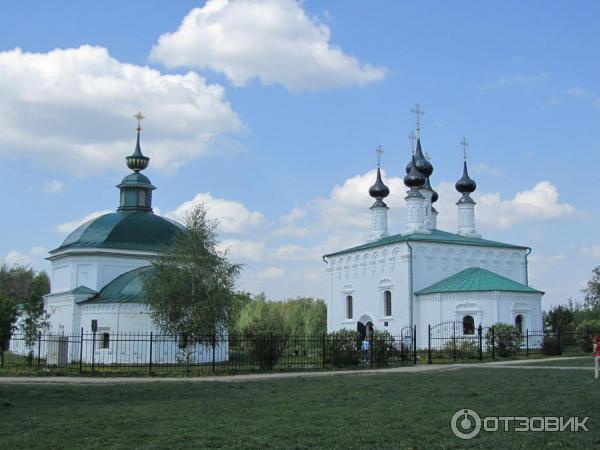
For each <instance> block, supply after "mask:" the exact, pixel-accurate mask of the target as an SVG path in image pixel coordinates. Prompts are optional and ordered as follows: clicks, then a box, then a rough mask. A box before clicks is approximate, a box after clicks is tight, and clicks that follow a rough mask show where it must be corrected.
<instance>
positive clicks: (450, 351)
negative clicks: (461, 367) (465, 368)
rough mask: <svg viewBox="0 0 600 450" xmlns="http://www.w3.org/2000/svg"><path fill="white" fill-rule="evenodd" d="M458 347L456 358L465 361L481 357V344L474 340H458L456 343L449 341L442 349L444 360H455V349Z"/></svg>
mask: <svg viewBox="0 0 600 450" xmlns="http://www.w3.org/2000/svg"><path fill="white" fill-rule="evenodd" d="M455 347H456V357H457V358H458V359H465V358H469V357H479V343H478V342H477V341H476V340H473V339H457V340H456V345H455V341H448V342H446V344H444V347H442V355H443V358H444V359H453V358H454V354H455V352H454V348H455Z"/></svg>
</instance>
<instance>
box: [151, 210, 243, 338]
mask: <svg viewBox="0 0 600 450" xmlns="http://www.w3.org/2000/svg"><path fill="white" fill-rule="evenodd" d="M185 223H186V230H185V231H182V232H181V233H178V234H177V235H176V236H175V238H174V239H173V242H172V243H171V244H170V245H169V246H167V247H166V248H165V249H164V251H163V252H161V254H160V255H159V256H157V257H156V258H155V259H154V261H153V263H152V265H153V270H152V271H149V273H148V274H147V276H146V277H145V278H144V282H143V294H144V302H145V303H146V304H147V305H148V307H149V309H150V315H151V317H152V319H153V320H154V322H155V323H156V324H157V325H158V326H159V327H160V329H161V330H162V331H163V332H164V333H167V334H172V335H176V336H180V337H181V345H180V346H182V347H187V348H191V347H192V346H193V345H194V344H201V345H204V346H209V345H211V344H212V343H213V341H212V338H211V337H212V336H214V337H217V338H219V337H222V336H223V335H224V334H225V333H226V332H227V325H228V320H229V316H230V314H233V315H235V313H236V312H237V309H238V308H239V302H241V301H242V299H241V297H240V296H239V295H238V294H236V292H235V291H234V287H235V281H236V279H237V277H238V275H239V273H240V270H241V265H239V264H232V263H231V262H229V260H228V259H227V255H226V254H223V253H222V252H220V251H219V250H218V241H217V235H216V222H215V221H211V220H209V219H208V217H207V214H206V209H205V208H204V206H203V205H199V206H197V207H196V208H195V209H194V210H193V211H191V212H190V213H189V214H188V215H187V217H186V221H185Z"/></svg>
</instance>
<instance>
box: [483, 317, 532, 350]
mask: <svg viewBox="0 0 600 450" xmlns="http://www.w3.org/2000/svg"><path fill="white" fill-rule="evenodd" d="M492 330H493V336H494V346H495V347H496V352H497V354H498V356H500V357H502V358H506V357H510V356H514V355H516V354H517V353H518V352H519V349H520V348H521V345H522V344H523V335H522V334H521V332H520V331H519V329H518V328H517V327H515V326H514V325H511V324H508V323H497V324H495V325H494V326H493V327H492V328H491V329H490V330H489V331H488V332H487V333H486V334H485V342H486V344H487V346H488V348H489V347H491V346H492Z"/></svg>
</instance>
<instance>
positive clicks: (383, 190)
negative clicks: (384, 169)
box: [369, 168, 390, 199]
mask: <svg viewBox="0 0 600 450" xmlns="http://www.w3.org/2000/svg"><path fill="white" fill-rule="evenodd" d="M369 195H370V196H371V197H373V198H377V199H382V198H386V197H387V196H388V195H390V189H389V188H388V187H387V186H386V185H385V184H383V181H382V180H381V171H380V170H379V168H377V180H376V181H375V184H374V185H373V186H371V187H370V188H369Z"/></svg>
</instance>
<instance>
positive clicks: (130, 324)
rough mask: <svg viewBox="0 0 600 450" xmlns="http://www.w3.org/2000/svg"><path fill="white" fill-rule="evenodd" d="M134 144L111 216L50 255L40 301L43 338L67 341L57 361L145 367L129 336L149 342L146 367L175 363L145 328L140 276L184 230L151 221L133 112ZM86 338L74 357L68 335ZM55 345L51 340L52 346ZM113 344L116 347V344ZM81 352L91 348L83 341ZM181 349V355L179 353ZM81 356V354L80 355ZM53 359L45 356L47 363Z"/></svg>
mask: <svg viewBox="0 0 600 450" xmlns="http://www.w3.org/2000/svg"><path fill="white" fill-rule="evenodd" d="M136 118H138V127H137V144H136V147H135V151H134V152H133V154H132V155H130V156H127V157H126V162H127V167H128V168H129V169H131V170H132V173H130V174H129V175H127V176H126V177H125V178H123V180H122V181H121V183H120V184H119V185H117V188H118V189H119V190H120V204H119V207H118V208H117V210H116V211H115V212H112V213H109V214H104V215H102V216H100V217H97V218H95V219H93V220H90V221H88V222H86V223H84V224H82V225H80V226H79V227H78V228H77V229H75V230H74V231H73V232H71V234H69V235H68V236H67V238H66V239H65V240H64V241H63V242H62V244H61V245H60V246H58V247H57V248H56V249H54V250H52V251H51V252H50V256H49V257H48V259H49V260H50V263H51V290H50V293H49V294H47V295H46V296H45V297H44V305H45V310H46V312H47V313H48V314H49V324H50V328H49V332H50V333H51V334H52V335H54V336H63V335H65V336H72V337H73V339H70V340H63V341H60V342H62V344H61V345H63V346H64V345H68V346H69V348H67V349H65V348H60V349H59V348H57V346H56V345H54V346H52V348H50V347H49V348H48V349H47V351H48V352H49V353H51V352H58V353H60V354H61V355H63V356H62V358H64V357H65V356H64V355H65V354H68V355H69V359H71V360H77V359H79V358H80V357H82V358H83V359H85V360H86V362H89V361H88V360H90V359H91V357H92V353H94V358H95V361H98V362H100V363H102V362H105V363H136V362H139V363H145V362H146V363H147V362H148V358H149V355H150V354H151V353H150V347H149V344H148V342H146V343H145V344H137V345H132V344H128V343H127V342H125V343H124V342H123V341H124V340H126V339H128V336H129V339H130V337H131V336H132V335H135V334H140V335H143V336H146V338H144V340H147V335H148V334H149V333H151V332H153V333H154V334H155V335H158V336H157V337H156V338H155V341H154V344H153V349H152V358H153V362H155V363H161V362H170V363H172V362H175V361H174V359H175V357H176V355H177V353H178V352H179V351H180V350H181V349H178V348H177V345H176V343H175V340H174V339H173V337H168V338H164V339H162V340H161V337H160V335H161V333H160V330H159V329H158V328H157V327H156V326H155V324H154V323H153V322H152V320H151V317H150V314H149V310H148V308H147V306H146V305H145V304H144V303H143V290H142V284H143V277H144V276H152V270H153V269H152V259H153V258H154V257H155V256H156V255H157V254H158V252H160V251H161V248H163V247H164V246H165V245H167V244H169V243H170V242H171V240H172V239H173V237H174V236H175V235H176V234H177V233H181V232H185V227H184V226H183V225H181V224H179V223H177V222H175V221H171V220H169V219H167V218H165V217H161V216H158V215H156V214H154V213H153V211H152V191H154V190H155V189H156V188H155V187H154V186H153V185H152V184H151V183H150V180H149V179H148V177H146V176H145V175H143V174H142V173H141V171H142V170H144V169H146V168H147V167H148V164H149V162H150V158H148V157H147V156H144V155H143V154H142V151H141V147H140V130H141V126H140V121H141V119H143V116H141V114H139V115H137V116H136ZM82 332H83V334H84V335H87V336H89V335H91V334H92V333H95V335H96V337H97V339H96V341H97V342H96V343H95V345H94V349H93V351H92V349H91V348H89V349H88V348H86V349H84V350H85V351H81V350H80V349H79V346H78V344H77V338H75V336H76V335H80V334H81V333H82ZM57 342H58V341H57ZM120 342H121V344H120ZM86 346H88V347H91V344H90V342H89V339H86ZM218 347H223V348H219V349H218V351H217V354H218V357H217V358H218V360H223V359H227V357H228V355H227V348H226V345H222V346H218ZM187 351H189V349H188V350H187ZM82 355H83V356H82ZM52 358H54V359H56V355H50V354H49V355H48V359H49V360H51V359H52ZM192 358H193V359H194V360H195V361H196V362H202V361H204V360H206V361H208V360H211V359H212V350H211V349H203V348H202V347H198V348H197V349H195V350H194V354H193V355H192Z"/></svg>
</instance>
